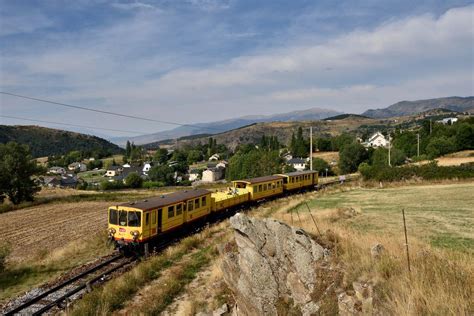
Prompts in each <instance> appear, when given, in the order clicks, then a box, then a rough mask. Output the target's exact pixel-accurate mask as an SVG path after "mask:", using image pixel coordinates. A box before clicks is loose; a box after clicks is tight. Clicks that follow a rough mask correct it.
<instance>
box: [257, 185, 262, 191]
mask: <svg viewBox="0 0 474 316" xmlns="http://www.w3.org/2000/svg"><path fill="white" fill-rule="evenodd" d="M262 191H263V186H262V185H261V184H260V185H259V186H258V192H262Z"/></svg>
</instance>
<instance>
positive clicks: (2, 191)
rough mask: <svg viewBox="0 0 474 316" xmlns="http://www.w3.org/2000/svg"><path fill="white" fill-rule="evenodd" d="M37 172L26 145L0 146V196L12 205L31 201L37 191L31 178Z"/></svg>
mask: <svg viewBox="0 0 474 316" xmlns="http://www.w3.org/2000/svg"><path fill="white" fill-rule="evenodd" d="M39 172H40V168H39V167H38V166H37V165H36V162H35V161H34V160H32V157H31V155H30V151H29V149H28V147H27V146H26V145H21V144H18V143H14V142H10V143H7V144H0V196H5V195H6V196H8V198H9V199H10V201H11V202H12V203H13V204H19V203H21V202H23V201H32V200H33V198H34V194H35V193H36V192H38V191H39V186H38V185H37V184H36V183H35V181H34V180H33V179H32V176H34V175H36V174H38V173H39Z"/></svg>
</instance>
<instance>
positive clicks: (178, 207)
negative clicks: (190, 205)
mask: <svg viewBox="0 0 474 316" xmlns="http://www.w3.org/2000/svg"><path fill="white" fill-rule="evenodd" d="M182 213H183V204H178V205H176V216H178V215H181V214H182Z"/></svg>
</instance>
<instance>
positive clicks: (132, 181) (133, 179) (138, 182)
mask: <svg viewBox="0 0 474 316" xmlns="http://www.w3.org/2000/svg"><path fill="white" fill-rule="evenodd" d="M125 184H126V185H127V186H128V187H130V188H134V189H136V188H141V187H142V184H143V179H142V178H141V177H140V176H139V175H138V173H136V172H132V173H130V174H129V175H128V176H127V177H126V178H125Z"/></svg>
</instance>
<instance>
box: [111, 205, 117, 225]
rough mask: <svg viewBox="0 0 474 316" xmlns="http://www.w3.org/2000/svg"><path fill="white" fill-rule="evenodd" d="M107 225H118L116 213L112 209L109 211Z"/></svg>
mask: <svg viewBox="0 0 474 316" xmlns="http://www.w3.org/2000/svg"><path fill="white" fill-rule="evenodd" d="M109 223H110V224H112V225H118V212H117V210H114V209H112V208H111V209H110V210H109Z"/></svg>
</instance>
